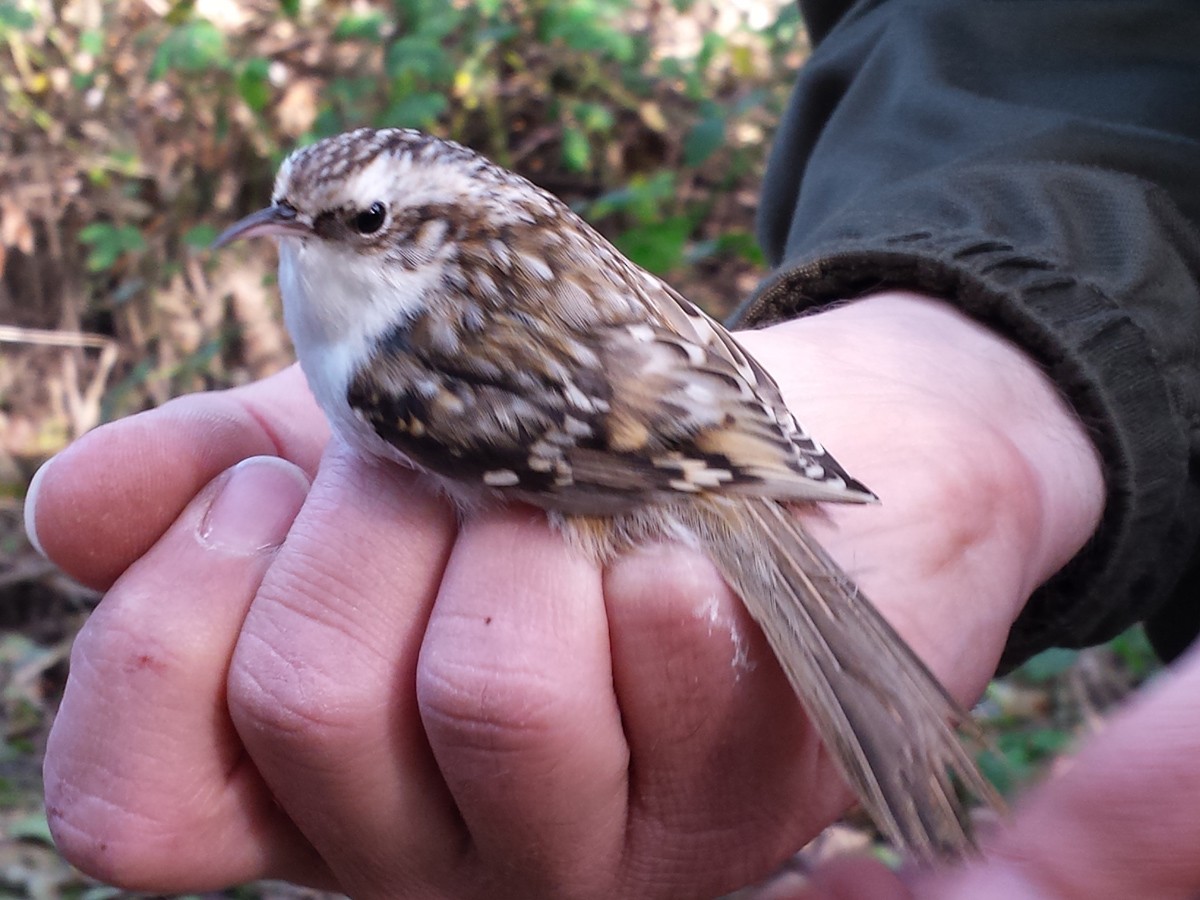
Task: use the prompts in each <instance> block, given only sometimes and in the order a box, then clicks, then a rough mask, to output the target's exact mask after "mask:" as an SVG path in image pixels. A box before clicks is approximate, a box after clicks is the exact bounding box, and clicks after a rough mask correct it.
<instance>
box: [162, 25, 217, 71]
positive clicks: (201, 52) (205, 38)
mask: <svg viewBox="0 0 1200 900" xmlns="http://www.w3.org/2000/svg"><path fill="white" fill-rule="evenodd" d="M228 65H229V51H228V50H227V48H226V46H225V35H224V34H222V33H221V30H220V29H219V28H217V26H216V25H214V24H213V23H212V22H209V21H207V20H206V19H195V20H193V21H191V22H185V23H183V24H182V25H179V26H177V27H176V28H173V29H172V30H171V31H170V32H168V34H167V36H166V37H165V38H164V39H163V42H162V43H161V44H159V46H158V51H157V52H156V53H155V54H154V62H153V63H151V65H150V78H151V80H155V81H157V80H159V79H161V78H162V77H163V76H164V75H166V74H167V72H171V71H175V72H183V73H185V74H192V75H195V74H199V73H201V72H206V71H209V70H212V69H223V68H225V67H227V66H228Z"/></svg>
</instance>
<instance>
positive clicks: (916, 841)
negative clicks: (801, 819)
mask: <svg viewBox="0 0 1200 900" xmlns="http://www.w3.org/2000/svg"><path fill="white" fill-rule="evenodd" d="M690 508H691V515H692V516H694V517H695V521H694V522H692V523H691V525H692V527H693V530H694V531H695V533H696V535H697V536H698V537H699V538H700V539H701V541H702V542H703V544H704V545H705V550H706V551H707V552H708V553H709V554H710V555H711V556H712V558H713V561H714V562H715V563H716V565H717V567H718V568H719V569H720V570H721V572H722V574H723V575H724V577H725V579H726V580H727V581H728V582H729V584H730V586H731V587H733V588H734V590H736V591H737V592H738V593H739V594H740V595H741V597H742V600H743V602H744V603H745V604H746V607H747V609H748V610H749V611H750V614H751V616H753V618H754V619H755V621H757V622H758V624H759V626H760V627H761V628H762V630H763V632H764V634H765V635H766V638H767V641H768V642H769V643H770V645H771V648H772V650H773V651H774V653H775V656H776V657H777V658H778V660H779V662H780V664H781V666H782V667H783V669H784V671H785V672H786V673H787V676H788V679H789V681H790V682H791V684H792V687H793V688H794V690H795V691H796V693H797V695H798V696H799V697H800V699H801V700H802V701H803V702H804V705H805V708H806V710H807V712H808V714H809V718H810V719H811V720H812V722H813V725H814V726H815V727H816V729H817V732H818V734H819V735H820V737H821V739H822V741H824V743H825V745H826V746H827V747H828V748H829V749H830V750H832V751H833V755H834V757H835V758H836V759H837V760H838V762H839V763H840V765H841V768H842V771H843V774H844V775H845V777H846V778H847V779H848V780H849V782H850V784H851V786H852V787H853V788H854V790H855V791H856V793H857V794H858V796H859V798H860V799H861V800H862V802H863V804H864V805H865V806H866V807H867V811H868V812H869V813H870V814H871V816H872V818H873V819H874V820H875V823H876V824H877V825H878V826H879V828H880V829H881V830H882V831H883V833H884V834H885V835H886V836H887V837H888V839H889V840H891V841H892V842H893V843H895V844H896V845H897V846H898V847H900V848H902V849H904V850H907V851H908V852H911V853H913V854H915V855H917V856H919V857H921V858H923V859H926V860H930V859H934V858H938V857H957V856H960V855H962V854H963V853H964V852H966V851H968V850H970V849H972V848H973V847H974V841H973V838H972V835H971V829H970V823H969V821H968V818H967V815H966V813H965V811H964V809H963V805H962V803H961V802H960V800H959V798H958V794H957V791H956V781H957V783H958V784H961V785H962V787H964V788H965V789H966V790H967V791H968V792H969V793H971V794H973V795H975V796H976V797H978V798H979V799H981V800H983V801H985V802H987V803H989V804H991V805H992V806H994V807H996V808H1000V807H1001V806H1002V805H1003V803H1002V801H1001V800H1000V798H999V796H998V795H997V794H996V792H995V790H994V788H993V787H992V786H991V784H990V783H989V782H988V781H987V780H986V779H985V778H984V777H983V776H982V774H981V773H980V772H979V770H978V768H977V767H976V766H975V763H974V760H973V759H972V757H971V754H970V753H969V752H968V750H967V748H966V747H964V746H963V744H962V743H961V741H960V740H959V737H958V734H957V733H956V730H955V728H956V726H958V727H960V728H961V729H962V730H963V731H964V732H966V733H967V734H968V735H969V736H974V737H976V738H978V731H977V730H976V729H975V726H974V723H973V722H972V721H971V719H970V717H969V715H968V714H967V713H966V712H965V711H964V710H963V709H962V708H961V707H960V706H959V705H958V703H957V702H955V700H954V699H953V698H952V697H951V696H950V695H949V694H948V693H947V692H946V690H945V689H944V688H943V687H942V685H941V684H940V683H939V682H938V680H937V679H936V678H935V677H934V676H933V674H932V673H931V672H930V671H929V669H928V668H926V666H925V664H924V663H923V662H922V661H921V660H920V658H919V657H917V655H916V654H915V653H914V652H913V651H912V650H911V649H910V648H909V646H908V645H907V644H906V643H905V642H904V640H903V638H901V637H900V636H899V635H898V634H897V633H896V631H895V630H894V629H893V628H892V627H891V625H889V624H888V622H887V621H886V620H885V619H884V618H883V617H882V616H881V615H880V614H879V612H878V611H877V610H876V609H875V607H874V606H873V605H872V604H871V603H870V601H869V600H867V598H866V597H865V596H863V594H862V593H861V592H860V591H859V590H858V589H857V588H856V587H855V585H854V584H853V582H852V581H851V580H850V579H849V577H848V576H846V575H845V573H843V572H842V570H841V569H840V568H839V567H838V565H837V564H836V563H835V562H834V561H833V560H832V559H831V558H830V557H829V555H828V554H827V553H826V552H825V551H824V549H822V548H821V546H820V545H819V544H818V543H817V542H816V541H815V540H813V539H812V538H811V537H809V536H808V534H806V533H805V531H804V529H803V528H802V527H801V525H800V524H799V523H798V522H797V521H796V520H795V519H794V518H793V516H792V515H791V514H790V513H789V512H788V510H787V509H786V508H785V507H784V506H782V505H781V504H779V503H777V502H775V501H773V500H765V499H751V500H742V499H739V500H736V501H728V500H723V499H714V500H712V501H711V502H703V503H695V504H691V505H690Z"/></svg>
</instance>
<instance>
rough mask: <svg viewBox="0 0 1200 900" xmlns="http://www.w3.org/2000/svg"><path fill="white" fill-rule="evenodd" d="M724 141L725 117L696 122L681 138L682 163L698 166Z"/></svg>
mask: <svg viewBox="0 0 1200 900" xmlns="http://www.w3.org/2000/svg"><path fill="white" fill-rule="evenodd" d="M723 143H725V117H724V116H718V117H714V118H711V119H705V120H703V121H702V122H697V123H696V125H695V126H693V128H692V130H691V131H689V132H688V135H687V137H685V138H684V139H683V164H684V165H685V166H698V165H700V164H701V163H702V162H704V161H705V160H706V159H708V158H709V157H710V156H712V155H713V153H715V152H716V151H717V150H718V149H719V148H720V147H721V145H722V144H723Z"/></svg>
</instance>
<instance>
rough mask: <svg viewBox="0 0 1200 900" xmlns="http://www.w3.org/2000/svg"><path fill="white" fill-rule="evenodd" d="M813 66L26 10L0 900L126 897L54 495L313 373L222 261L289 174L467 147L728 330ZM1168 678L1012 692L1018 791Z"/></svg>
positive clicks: (1, 693) (190, 17)
mask: <svg viewBox="0 0 1200 900" xmlns="http://www.w3.org/2000/svg"><path fill="white" fill-rule="evenodd" d="M806 49H807V48H806V39H805V36H804V32H803V28H802V25H801V23H800V21H799V18H798V15H797V14H796V11H795V9H794V7H793V6H792V5H791V4H790V3H788V2H787V0H710V2H706V0H449V2H447V0H394V2H391V3H386V2H368V0H355V2H330V3H319V2H313V0H191V2H188V0H177V2H170V0H0V126H2V127H0V485H2V486H3V490H2V491H0V627H3V628H4V632H3V637H2V639H0V896H28V897H38V898H53V897H59V896H82V897H89V898H101V897H114V896H121V894H120V892H116V891H113V890H112V889H109V888H105V887H103V886H100V885H96V884H93V883H91V882H89V881H88V880H87V879H85V878H83V877H82V876H80V875H79V874H78V873H76V872H74V871H73V870H71V869H70V867H68V866H67V865H66V864H65V863H63V862H62V861H61V860H60V859H58V858H57V857H56V856H55V855H54V853H53V851H52V849H51V847H50V845H49V842H48V835H47V832H46V825H45V817H44V814H43V811H42V809H41V800H40V776H39V771H38V760H39V759H40V755H41V749H42V747H43V745H44V740H45V735H46V732H47V729H48V726H49V722H50V721H51V719H52V716H53V711H54V708H55V704H56V702H57V697H58V695H59V693H60V691H61V687H62V683H63V679H64V677H65V667H66V657H67V652H68V650H69V646H70V640H71V637H72V635H73V634H74V631H75V629H76V628H77V627H78V625H79V623H80V622H81V621H82V619H83V617H85V616H86V613H87V611H88V610H89V609H90V608H91V606H92V605H94V603H95V602H96V600H97V598H96V597H94V596H92V595H90V594H89V593H88V592H87V591H85V590H83V589H82V588H80V587H78V586H77V585H73V584H72V583H70V582H69V581H68V580H67V579H65V578H64V577H63V576H61V575H60V574H58V573H57V572H55V571H54V570H53V568H52V567H51V566H49V565H48V564H47V563H45V562H44V561H42V560H41V559H40V558H38V557H37V556H36V554H35V553H33V552H32V550H31V549H30V548H29V546H28V544H27V543H26V542H25V541H24V538H23V535H22V532H21V528H20V517H21V498H22V497H23V495H24V491H25V488H26V486H27V484H28V479H29V478H30V477H31V475H32V472H33V471H34V469H35V468H36V466H37V464H38V463H40V461H42V460H44V459H45V458H47V457H48V456H49V455H51V454H52V453H54V452H55V451H57V450H59V449H61V448H62V447H63V446H65V445H66V444H67V443H68V442H69V441H70V440H72V439H73V438H75V437H77V436H78V435H80V434H82V433H83V432H85V431H87V430H88V429H90V428H93V427H95V426H96V425H97V424H100V423H101V422H104V421H107V420H110V419H113V418H117V417H120V416H123V415H128V414H130V413H133V412H136V411H138V410H140V409H144V408H147V407H150V406H154V405H157V404H160V403H162V402H165V401H166V400H168V399H170V398H171V397H173V396H176V395H178V394H181V393H185V392H189V391H196V390H207V389H214V388H221V387H227V386H231V385H235V384H240V383H244V382H246V381H248V380H252V379H254V378H258V377H261V376H263V375H265V374H267V373H269V372H271V371H274V370H276V369H278V368H280V367H282V366H283V365H286V364H287V363H288V362H289V361H290V359H291V356H290V348H289V346H288V341H287V336H286V334H285V333H284V331H283V329H282V326H281V322H280V317H279V310H278V305H277V302H276V297H275V288H274V276H273V272H272V267H273V264H274V260H273V254H272V253H271V252H270V251H269V250H268V249H265V248H263V247H238V248H236V249H235V250H233V251H227V252H225V253H223V254H221V255H220V256H215V255H213V254H211V253H210V252H209V251H208V250H207V246H208V244H209V243H210V241H211V240H212V238H213V237H214V236H215V235H216V234H217V233H218V231H219V230H220V229H221V228H222V227H224V226H225V225H227V224H228V223H230V222H232V221H233V220H234V219H236V218H237V217H238V216H240V215H242V214H244V213H246V212H249V211H251V210H252V209H255V208H257V207H259V206H261V205H262V204H263V202H264V201H265V199H266V198H267V197H268V196H269V194H270V185H271V179H272V176H273V172H274V169H275V166H276V165H277V164H278V162H279V161H280V159H281V158H282V156H283V154H285V153H286V152H287V150H289V149H290V148H292V147H293V146H295V145H296V144H298V143H303V142H307V141H311V140H314V139H316V138H319V137H322V136H326V135H329V134H333V133H336V132H338V131H342V130H345V129H346V128H350V127H354V126H357V125H363V124H373V125H409V126H415V127H420V128H424V129H427V130H431V131H434V132H436V133H438V134H441V135H443V136H446V137H452V138H454V139H456V140H459V141H461V142H463V143H465V144H468V145H469V146H472V147H474V148H476V149H478V150H481V151H482V152H484V153H486V154H487V155H489V156H491V157H492V158H493V159H495V160H496V161H498V162H500V163H502V164H503V165H505V166H508V167H510V168H514V169H516V170H517V171H519V172H521V173H522V174H525V175H527V176H529V177H530V178H532V179H533V180H534V181H536V182H537V183H539V184H541V185H542V186H544V187H546V188H548V189H550V190H552V191H554V192H555V193H558V194H559V195H561V196H563V197H564V198H565V199H567V200H568V202H570V203H572V204H573V205H574V206H575V208H576V209H577V210H578V211H579V212H581V213H582V214H583V215H585V216H586V217H587V218H588V219H589V220H591V221H592V222H593V223H594V224H596V225H597V226H598V227H599V228H600V229H601V230H602V231H603V232H604V233H605V234H607V235H608V236H609V237H610V238H612V239H613V240H614V241H615V242H616V243H617V245H618V246H619V247H620V248H621V249H622V250H624V251H625V252H626V253H627V254H628V255H630V256H631V257H632V258H634V259H635V260H636V261H637V262H639V263H641V264H642V265H644V266H646V267H647V268H649V269H651V270H653V271H655V272H657V273H659V274H663V275H665V276H667V277H668V278H669V279H670V280H671V281H672V282H673V283H674V284H675V285H676V286H677V287H679V288H680V289H681V290H682V291H683V293H684V294H685V295H687V296H689V297H691V298H692V299H693V300H695V301H697V302H699V303H701V304H702V305H704V306H705V307H707V308H708V309H709V310H710V311H711V312H713V313H714V314H717V315H721V314H723V313H724V312H726V311H728V310H729V309H730V308H731V307H732V306H733V305H734V304H736V303H737V302H738V300H740V299H741V298H742V297H744V296H745V295H746V294H747V292H748V291H749V290H751V289H752V288H753V286H754V285H755V283H756V282H757V280H758V278H759V277H761V275H762V260H761V255H760V254H759V252H758V250H757V248H756V246H755V243H754V240H753V237H752V227H753V216H754V209H755V205H756V202H757V199H756V198H757V187H758V183H759V181H760V177H761V172H762V168H763V162H764V157H765V152H766V147H767V145H768V142H769V136H770V133H771V131H772V129H773V127H774V124H775V122H776V120H777V118H778V115H779V113H780V111H781V109H782V106H783V103H784V102H785V99H786V96H787V93H788V90H789V88H790V83H791V80H792V75H793V73H794V71H795V70H796V69H797V68H798V67H799V65H800V64H801V63H802V61H803V59H804V56H805V54H806ZM1148 666H1149V656H1148V653H1147V651H1146V648H1145V643H1144V640H1143V639H1141V637H1140V635H1138V634H1137V633H1133V634H1131V635H1127V636H1125V637H1123V638H1122V639H1120V640H1119V641H1118V642H1117V643H1116V644H1114V645H1113V646H1112V647H1110V648H1105V649H1103V650H1099V651H1089V653H1088V654H1084V655H1083V656H1082V658H1080V657H1079V656H1078V655H1077V654H1063V653H1058V654H1054V653H1052V654H1050V655H1048V656H1044V657H1042V658H1039V660H1036V661H1034V663H1032V664H1031V665H1029V666H1027V667H1025V669H1023V670H1022V672H1020V673H1018V675H1017V676H1016V677H1014V678H1012V679H1009V680H1007V681H1005V682H1002V683H997V684H996V685H994V686H993V689H992V690H991V692H990V693H989V697H988V699H987V701H986V702H985V705H984V707H983V708H982V709H981V714H982V715H983V716H984V717H985V718H986V719H987V720H988V721H989V722H990V723H991V724H992V726H993V728H994V730H995V733H996V742H997V746H998V749H999V751H1000V753H999V761H998V762H993V763H992V768H993V770H994V772H995V775H996V778H997V779H998V780H999V781H1001V782H1002V783H1003V784H1005V785H1006V786H1011V785H1012V784H1017V783H1020V782H1022V781H1024V780H1026V779H1027V778H1029V777H1031V776H1032V774H1033V773H1035V772H1036V771H1037V770H1038V769H1039V768H1040V767H1041V766H1042V765H1043V764H1044V762H1045V760H1047V759H1049V758H1051V757H1052V756H1053V755H1054V754H1055V753H1056V752H1057V751H1058V750H1060V749H1061V748H1062V747H1063V745H1064V744H1066V743H1067V742H1068V741H1069V740H1070V738H1071V736H1072V735H1073V734H1074V733H1075V732H1076V731H1078V730H1079V728H1080V726H1081V723H1082V725H1083V726H1085V727H1086V726H1087V725H1088V724H1089V723H1093V722H1095V721H1098V714H1099V713H1100V712H1102V711H1103V709H1105V708H1106V707H1107V706H1108V705H1109V704H1110V703H1111V702H1113V701H1114V700H1115V699H1116V698H1117V697H1119V696H1120V695H1121V694H1123V693H1124V692H1125V691H1126V690H1127V689H1128V684H1129V683H1130V681H1131V680H1135V679H1136V678H1139V677H1142V676H1143V675H1144V674H1145V671H1146V669H1147V667H1148ZM838 834H840V837H838V838H837V840H836V841H835V843H837V844H838V846H842V845H843V844H844V843H845V841H847V840H848V841H850V842H851V843H854V842H856V841H865V840H869V838H868V837H866V836H864V835H865V832H864V831H863V830H862V829H854V830H851V831H848V832H840V833H838ZM836 836H837V835H836V834H835V837H836ZM236 895H237V896H281V895H288V896H295V895H296V892H295V891H293V890H291V889H290V888H287V887H286V886H280V885H257V886H253V887H250V888H245V889H242V890H241V891H239V892H236Z"/></svg>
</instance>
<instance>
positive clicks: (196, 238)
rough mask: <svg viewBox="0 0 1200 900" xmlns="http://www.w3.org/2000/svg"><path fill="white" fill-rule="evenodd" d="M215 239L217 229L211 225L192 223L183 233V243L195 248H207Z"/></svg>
mask: <svg viewBox="0 0 1200 900" xmlns="http://www.w3.org/2000/svg"><path fill="white" fill-rule="evenodd" d="M216 239H217V229H215V228H214V227H213V226H211V225H207V224H201V225H193V226H192V227H191V228H189V229H188V230H187V231H186V232H185V233H184V235H183V243H184V244H185V245H186V246H188V247H194V248H196V249H197V250H207V249H208V248H209V247H210V246H211V245H212V242H213V241H215V240H216Z"/></svg>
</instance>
